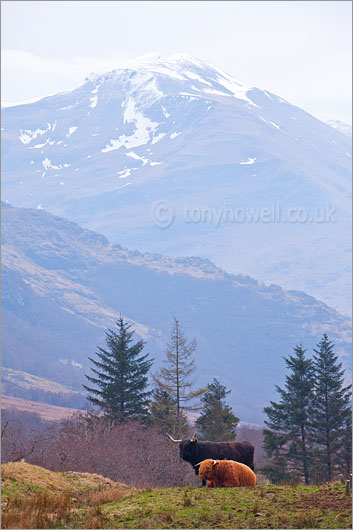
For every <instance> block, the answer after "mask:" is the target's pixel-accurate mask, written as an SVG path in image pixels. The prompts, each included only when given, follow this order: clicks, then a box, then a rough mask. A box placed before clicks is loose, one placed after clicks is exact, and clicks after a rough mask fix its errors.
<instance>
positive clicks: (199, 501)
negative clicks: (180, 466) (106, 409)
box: [2, 462, 351, 528]
mask: <svg viewBox="0 0 353 530" xmlns="http://www.w3.org/2000/svg"><path fill="white" fill-rule="evenodd" d="M2 509H3V512H2V528H58V527H61V528H349V527H351V497H350V496H348V495H346V494H345V488H344V486H343V485H341V484H330V485H324V486H309V487H303V486H273V485H266V486H257V487H255V488H224V489H206V488H202V489H201V488H197V487H184V488H167V489H156V490H151V489H145V490H137V489H136V488H131V487H128V486H126V485H124V484H121V483H115V482H112V481H111V480H109V479H106V478H104V477H101V476H99V475H94V474H89V473H57V472H52V471H48V470H46V469H44V468H41V467H38V466H32V465H30V464H26V463H24V462H18V463H8V464H4V465H3V466H2Z"/></svg>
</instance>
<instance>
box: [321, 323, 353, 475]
mask: <svg viewBox="0 0 353 530" xmlns="http://www.w3.org/2000/svg"><path fill="white" fill-rule="evenodd" d="M317 348H318V349H317V350H315V349H314V353H315V355H314V357H313V360H314V369H315V384H314V399H313V411H312V418H311V432H312V438H313V441H314V442H315V444H316V445H317V449H316V451H315V455H316V460H317V464H318V465H319V466H320V469H323V470H324V472H325V477H324V479H325V480H326V481H331V480H332V478H333V476H334V473H335V468H338V467H340V460H341V458H342V456H341V455H342V450H343V448H344V447H345V448H346V452H347V453H348V454H346V456H345V460H346V461H347V460H348V458H349V460H351V458H352V457H351V449H350V450H349V443H348V442H349V440H347V430H348V429H349V427H350V425H351V408H350V402H351V385H349V386H346V387H344V386H343V380H344V370H343V369H342V363H338V357H337V355H335V353H334V350H333V348H334V345H333V344H332V342H330V341H329V339H328V336H327V335H326V334H324V335H323V338H322V339H321V341H320V342H319V344H318V345H317ZM349 453H350V454H349ZM346 467H347V466H346Z"/></svg>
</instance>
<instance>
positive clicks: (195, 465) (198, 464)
mask: <svg viewBox="0 0 353 530" xmlns="http://www.w3.org/2000/svg"><path fill="white" fill-rule="evenodd" d="M202 462H203V460H202V461H201V462H199V463H198V464H195V465H194V467H197V466H200V465H201V464H202Z"/></svg>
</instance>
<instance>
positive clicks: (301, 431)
mask: <svg viewBox="0 0 353 530" xmlns="http://www.w3.org/2000/svg"><path fill="white" fill-rule="evenodd" d="M284 360H285V362H286V365H287V368H288V369H289V370H290V371H291V372H290V374H289V375H287V376H286V383H285V389H281V388H280V387H278V386H276V390H277V392H278V393H279V395H280V397H281V401H280V403H275V402H273V401H271V406H269V407H265V409H264V412H265V414H266V415H267V416H268V420H267V421H265V424H266V425H267V426H268V429H264V448H265V453H266V455H267V458H268V461H267V463H266V465H265V466H264V468H263V472H264V474H265V475H266V476H268V477H269V478H270V479H271V480H273V481H274V482H279V481H281V480H286V479H288V478H289V477H291V478H293V479H299V478H301V477H302V478H304V481H305V484H309V480H310V468H311V458H312V451H311V444H310V440H309V436H308V434H309V425H310V413H311V402H312V394H313V376H314V373H313V366H312V361H311V360H310V359H306V358H305V350H303V349H302V347H301V346H297V347H296V348H295V349H294V355H292V356H289V358H288V359H287V358H284Z"/></svg>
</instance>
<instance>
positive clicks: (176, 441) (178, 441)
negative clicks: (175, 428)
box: [167, 433, 183, 444]
mask: <svg viewBox="0 0 353 530" xmlns="http://www.w3.org/2000/svg"><path fill="white" fill-rule="evenodd" d="M167 436H168V437H169V438H170V439H171V440H172V442H174V443H176V444H178V443H180V442H182V441H183V440H174V438H172V437H171V436H170V434H168V433H167Z"/></svg>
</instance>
